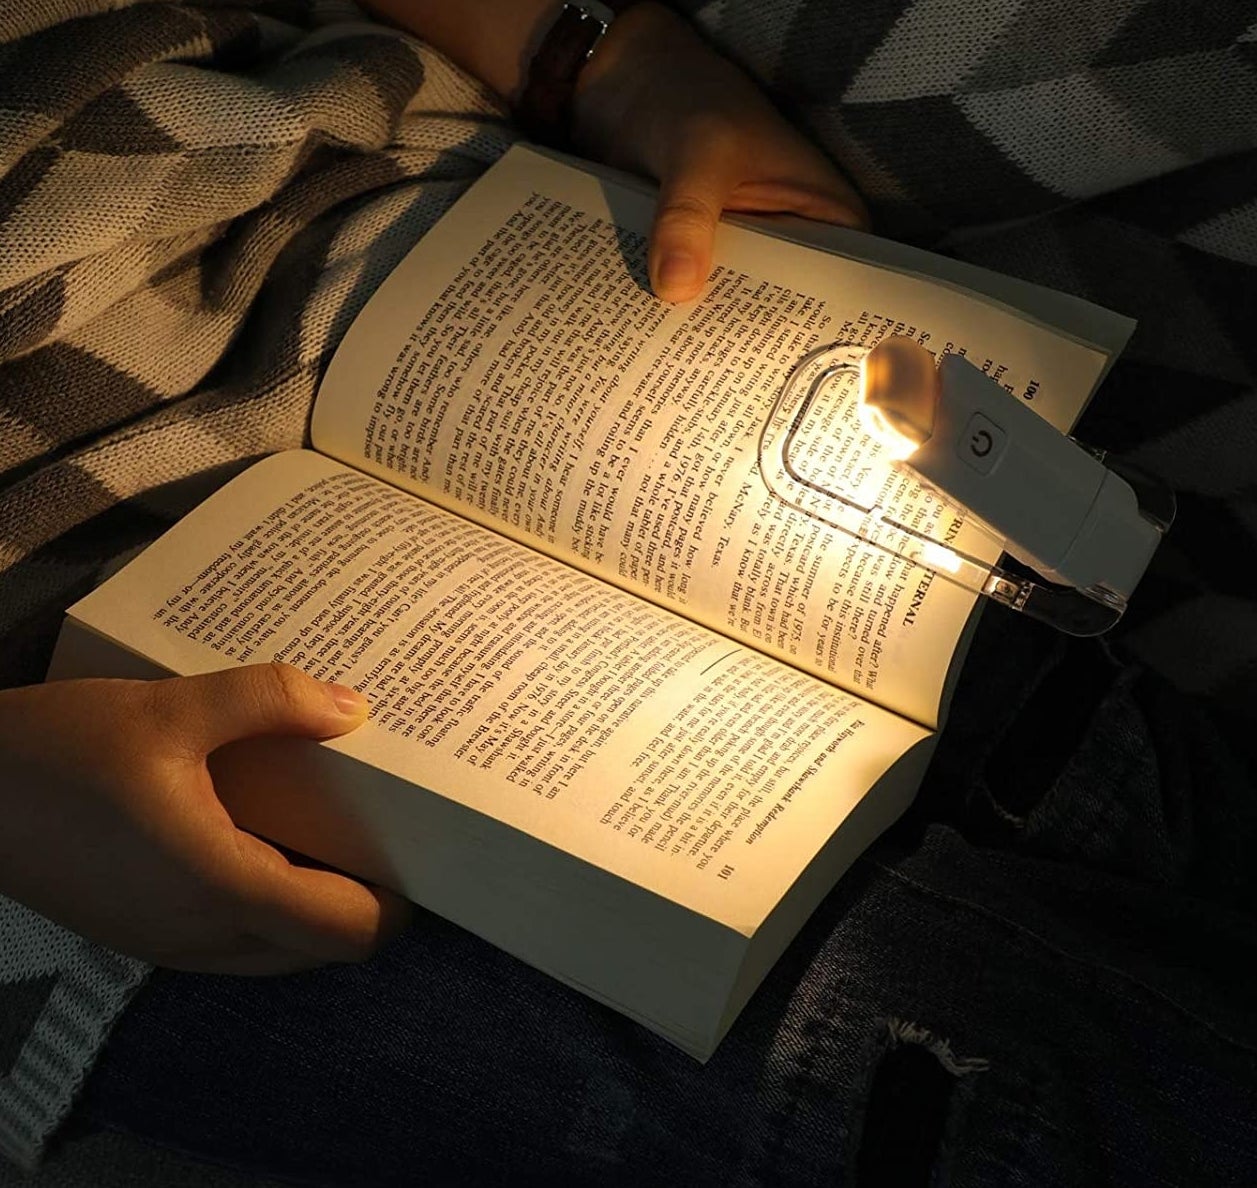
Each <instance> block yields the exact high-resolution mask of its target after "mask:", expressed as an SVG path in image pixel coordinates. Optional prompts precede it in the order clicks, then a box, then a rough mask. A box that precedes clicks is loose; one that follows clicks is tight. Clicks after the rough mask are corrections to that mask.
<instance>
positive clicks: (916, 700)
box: [313, 149, 1106, 726]
mask: <svg viewBox="0 0 1257 1188" xmlns="http://www.w3.org/2000/svg"><path fill="white" fill-rule="evenodd" d="M650 215H651V200H650V198H649V196H647V195H644V194H642V193H641V192H639V191H638V190H636V189H634V188H631V187H618V186H616V185H614V184H613V183H611V182H609V181H606V180H605V179H599V178H597V177H594V176H591V175H589V174H586V173H584V172H582V171H580V170H577V169H574V168H571V167H570V166H567V165H564V164H562V163H560V162H558V161H555V160H552V159H550V158H549V157H544V156H541V155H538V154H537V153H535V152H532V151H530V150H526V149H517V150H512V152H511V153H509V154H507V156H506V157H504V158H503V159H502V161H500V162H499V163H498V164H497V165H495V166H494V167H493V169H491V170H490V171H489V173H488V174H486V176H485V177H484V178H483V179H482V180H481V181H480V182H478V183H477V184H476V185H475V186H474V187H473V188H472V189H471V191H469V193H468V194H467V195H466V196H465V197H464V198H463V199H462V200H460V202H459V203H458V204H456V206H455V207H454V208H453V210H452V211H451V212H450V213H449V214H448V215H447V216H446V217H445V218H444V219H443V220H442V221H441V223H440V224H438V226H437V228H436V229H435V230H434V231H433V232H431V233H429V235H428V236H427V237H426V238H425V239H424V240H423V241H421V242H420V243H419V244H418V245H417V246H416V247H415V249H414V250H413V251H412V252H411V253H410V255H409V256H408V257H407V258H406V260H405V261H404V262H403V263H402V264H401V265H400V266H399V267H398V268H397V270H396V271H395V272H394V273H393V274H392V276H390V277H389V279H388V280H387V281H386V282H385V283H384V285H383V286H382V287H381V288H380V290H379V291H378V292H377V293H376V294H375V295H374V296H373V298H372V299H371V301H370V302H368V304H367V306H366V308H365V309H364V311H363V312H362V314H360V316H359V318H358V319H357V321H356V322H355V324H354V325H353V327H352V328H351V329H350V331H349V333H348V335H347V336H346V338H345V339H344V341H343V342H342V344H341V346H340V348H339V350H338V352H337V354H336V356H335V358H334V360H333V362H332V364H331V366H330V368H329V371H328V374H327V376H326V377H325V380H324V383H323V385H322V388H321V391H320V395H319V399H318V403H317V405H316V409H315V416H314V424H313V437H314V444H315V447H316V448H317V449H319V450H321V451H323V452H325V453H327V454H329V455H331V456H334V457H338V458H340V459H341V460H342V461H344V462H346V463H347V464H349V465H351V466H354V467H358V468H361V469H363V470H365V471H368V472H370V473H374V474H377V475H380V476H382V477H386V478H387V479H388V480H389V481H392V482H396V483H398V484H400V485H402V486H404V487H406V488H407V489H410V490H414V491H416V492H419V493H421V494H423V495H424V497H425V498H429V499H431V500H433V501H434V502H436V503H439V504H441V505H443V506H446V507H449V508H452V509H455V510H458V511H459V512H460V513H461V514H466V515H468V516H470V517H472V518H474V519H476V520H478V521H479V522H481V523H484V524H487V525H490V526H492V527H494V528H495V529H497V530H499V531H502V532H504V533H506V534H508V535H510V536H511V537H513V538H514V539H516V540H520V541H523V542H525V543H527V544H528V545H530V546H531V547H534V548H538V549H541V550H543V551H546V552H548V553H549V554H550V555H552V556H555V557H558V558H560V559H562V560H566V561H570V562H572V563H574V564H577V565H579V566H580V567H582V568H583V569H585V570H586V571H587V572H589V573H592V574H594V575H596V576H598V577H599V578H601V579H603V580H606V581H609V582H613V583H616V584H618V585H620V586H622V587H623V588H624V589H626V590H629V591H632V592H633V593H636V594H639V595H641V596H644V597H647V598H649V599H651V600H653V601H656V602H658V603H659V604H661V605H664V606H666V607H668V608H670V609H673V610H676V611H678V612H680V613H682V614H684V615H686V616H687V617H689V618H691V619H693V620H695V621H696V622H699V623H702V624H705V625H707V626H709V627H712V628H713V629H715V630H718V631H721V632H723V633H725V634H726V635H728V636H730V637H731V638H733V639H735V640H738V641H740V642H744V643H747V644H749V645H751V646H753V647H755V648H757V649H759V650H762V651H764V652H765V653H767V654H769V655H772V656H775V657H777V658H780V659H782V660H785V661H787V662H789V663H790V664H792V665H795V666H797V667H798V668H800V669H802V670H803V671H805V672H808V673H810V674H812V675H815V676H818V677H820V678H821V679H823V680H826V681H829V682H831V683H834V684H837V685H839V686H841V687H843V688H847V689H849V690H852V691H856V692H858V693H860V694H861V695H863V696H867V697H869V698H871V699H874V700H876V701H877V702H878V703H879V704H881V705H883V706H886V707H887V708H890V709H892V710H894V711H895V712H897V713H902V714H905V715H907V716H909V717H911V718H913V719H914V720H915V721H918V722H921V723H923V724H926V725H930V726H932V725H934V724H936V723H937V721H938V718H939V711H940V698H941V694H942V690H943V686H944V682H945V679H946V675H947V671H948V665H949V662H950V661H951V659H952V656H953V653H954V651H955V649H956V643H957V640H958V639H959V637H960V634H961V632H962V629H963V627H964V624H965V622H966V619H967V618H968V616H969V615H970V613H971V612H972V610H973V607H974V602H975V596H974V595H972V594H971V593H969V592H967V591H966V590H964V589H962V588H961V587H959V586H957V585H955V584H953V583H950V582H948V581H946V580H942V579H936V577H935V575H934V574H933V573H932V572H930V571H927V570H924V569H920V568H917V567H914V566H913V565H911V564H909V563H907V562H903V561H901V560H899V559H898V558H895V557H893V556H892V555H890V554H887V553H884V552H882V551H880V550H876V549H872V548H869V547H867V546H865V545H863V544H860V543H858V542H856V541H855V540H854V538H850V537H844V536H841V535H838V534H835V533H834V532H833V531H832V530H831V529H828V528H826V527H825V526H824V525H822V524H819V523H817V522H816V521H813V520H810V519H808V518H807V517H806V516H804V515H802V514H801V513H798V512H796V511H794V510H792V509H791V508H789V507H787V506H785V505H784V504H782V503H780V502H779V501H778V500H777V499H776V498H775V497H774V496H773V495H772V494H771V493H770V492H769V491H768V489H767V488H766V486H765V485H764V483H763V481H762V479H761V477H760V475H759V471H758V465H757V445H758V439H759V434H760V431H761V428H762V426H763V423H764V420H765V418H766V416H767V414H768V410H769V408H770V406H771V404H772V402H773V400H774V399H775V398H776V396H777V394H778V392H779V390H780V388H781V385H782V382H783V381H784V379H785V378H786V376H787V374H788V373H789V372H790V370H791V368H792V367H793V366H794V365H795V363H796V362H797V361H798V360H799V359H800V357H801V356H802V355H804V354H805V353H806V352H807V351H809V350H811V349H813V348H814V347H816V346H817V345H819V344H823V343H826V342H831V341H844V342H850V343H854V344H856V345H859V346H861V347H869V346H872V345H874V344H875V343H876V342H878V341H879V340H880V339H881V338H882V337H884V336H885V335H887V334H902V335H907V336H909V337H911V338H914V339H915V340H916V341H918V342H920V343H922V344H923V345H925V346H926V347H928V348H929V349H931V350H934V351H936V352H943V351H956V352H960V353H967V354H968V356H969V357H970V358H971V359H973V360H974V361H975V362H977V363H978V365H979V366H981V367H982V369H983V370H984V371H987V372H988V373H990V374H991V375H993V376H995V377H996V378H997V379H998V380H999V382H1001V383H1002V384H1004V386H1005V387H1006V388H1007V389H1008V390H1009V391H1011V392H1013V393H1015V394H1016V395H1017V396H1019V397H1020V398H1024V399H1026V400H1028V401H1031V402H1032V403H1033V406H1034V407H1035V408H1036V409H1037V410H1038V411H1039V412H1040V413H1042V414H1043V415H1044V416H1045V417H1047V418H1048V419H1049V420H1051V421H1052V422H1053V423H1055V424H1057V425H1058V426H1062V427H1064V426H1067V425H1069V424H1070V423H1071V422H1072V420H1073V418H1074V417H1075V416H1076V414H1077V413H1078V411H1079V410H1080V409H1081V407H1082V406H1083V404H1084V403H1085V401H1086V399H1087V397H1088V395H1089V394H1090V392H1091V391H1092V389H1093V387H1094V385H1095V383H1096V382H1097V380H1098V378H1099V376H1100V375H1101V373H1102V371H1103V369H1104V366H1105V362H1106V358H1105V355H1104V354H1103V353H1102V352H1100V351H1098V350H1096V349H1093V348H1092V347H1090V346H1088V345H1085V344H1083V343H1081V342H1079V341H1077V340H1076V339H1074V338H1072V337H1062V336H1060V335H1057V334H1053V333H1052V332H1051V331H1049V330H1048V329H1046V328H1044V327H1043V326H1042V325H1039V324H1032V323H1027V322H1024V321H1022V320H1020V319H1019V318H1017V317H1016V316H1015V315H1014V314H1012V313H1011V312H1010V311H1009V310H1008V309H1006V308H1005V307H1003V306H1000V305H997V304H995V303H992V302H990V301H988V300H985V299H982V298H978V297H968V296H965V295H964V294H962V293H959V292H958V291H957V290H956V289H955V288H954V287H952V286H940V285H937V284H934V283H932V282H930V281H928V280H923V279H921V278H919V277H915V276H912V275H908V274H905V273H903V272H898V271H887V270H885V269H882V268H878V267H874V266H872V265H870V264H867V263H863V262H860V261H856V260H850V259H844V258H842V257H838V256H834V255H830V254H825V253H821V252H818V251H815V250H812V249H808V248H805V247H802V246H799V245H796V244H792V243H789V242H786V241H785V240H782V239H779V238H774V237H769V236H765V235H761V234H756V233H754V232H752V231H750V230H747V229H744V228H741V227H736V226H729V225H722V226H721V227H720V229H719V233H718V239H717V250H716V265H715V268H714V269H713V272H712V275H711V277H710V280H709V283H708V285H707V287H706V291H705V293H704V295H703V296H702V297H701V299H699V300H697V301H695V302H691V303H688V304H685V305H680V306H671V305H667V304H665V303H663V302H661V301H659V300H657V299H656V298H655V297H654V296H653V295H652V294H651V293H650V291H649V287H648V284H647V280H646V273H645V250H646V235H645V232H646V228H647V227H648V225H649V220H650ZM831 444H833V443H819V445H818V448H820V449H829V447H830V445H831ZM837 445H838V446H839V447H840V448H841V449H842V450H843V451H844V457H845V458H846V462H845V463H844V464H850V465H853V466H858V467H860V468H861V474H862V475H863V481H864V482H865V484H866V485H868V484H870V483H871V484H872V486H873V487H874V488H875V489H879V490H880V491H881V493H882V497H883V499H884V500H886V501H887V502H888V504H889V505H890V506H891V507H892V508H894V509H897V511H898V514H899V515H900V516H901V517H902V518H903V519H904V520H905V521H906V522H909V523H913V524H915V525H917V526H918V528H919V529H920V530H921V531H924V532H932V533H934V534H935V535H937V536H939V537H940V538H943V539H946V540H950V541H955V542H956V543H957V544H958V545H959V546H960V547H963V548H965V549H967V550H969V551H972V552H980V551H982V549H983V547H984V541H986V538H984V537H979V536H974V535H973V534H972V533H971V532H970V530H969V529H968V528H967V526H965V525H964V524H963V522H962V520H961V519H960V517H959V516H957V515H956V514H955V512H954V510H953V509H951V508H950V507H949V506H948V505H946V504H944V503H943V502H942V501H940V500H938V499H937V498H935V497H933V496H931V495H930V494H929V493H928V492H926V491H925V490H924V489H923V488H922V487H921V486H920V484H918V483H916V482H915V481H913V480H912V479H911V478H908V477H906V476H905V475H904V474H903V473H902V472H900V471H897V470H892V469H890V468H889V466H888V465H886V464H885V463H877V460H876V458H875V457H874V455H875V452H876V451H875V448H874V447H873V445H872V443H871V441H870V440H869V439H867V438H863V437H851V438H850V439H843V440H841V441H838V442H837ZM852 458H856V459H871V462H870V465H874V464H879V465H881V467H882V469H881V470H880V471H878V472H877V473H873V472H872V471H869V470H868V467H865V466H864V465H863V462H860V461H856V462H852V461H851V459H852ZM985 549H986V552H987V553H988V554H989V560H991V561H994V560H995V558H996V556H997V555H998V550H997V549H994V548H992V547H991V545H990V544H989V542H986V543H985Z"/></svg>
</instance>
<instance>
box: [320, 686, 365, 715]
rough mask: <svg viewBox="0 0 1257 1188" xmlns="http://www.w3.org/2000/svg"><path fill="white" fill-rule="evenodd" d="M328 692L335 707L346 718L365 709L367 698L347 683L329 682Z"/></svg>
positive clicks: (361, 712)
mask: <svg viewBox="0 0 1257 1188" xmlns="http://www.w3.org/2000/svg"><path fill="white" fill-rule="evenodd" d="M327 688H328V692H329V693H331V695H332V701H333V702H335V704H336V708H337V709H338V710H339V711H340V712H341V713H342V714H344V715H345V717H347V718H356V717H358V716H360V715H361V714H363V713H365V712H366V710H367V699H366V698H365V697H363V695H362V694H361V693H359V692H358V690H357V689H351V688H350V687H349V686H348V685H337V684H329V685H328V686H327Z"/></svg>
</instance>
